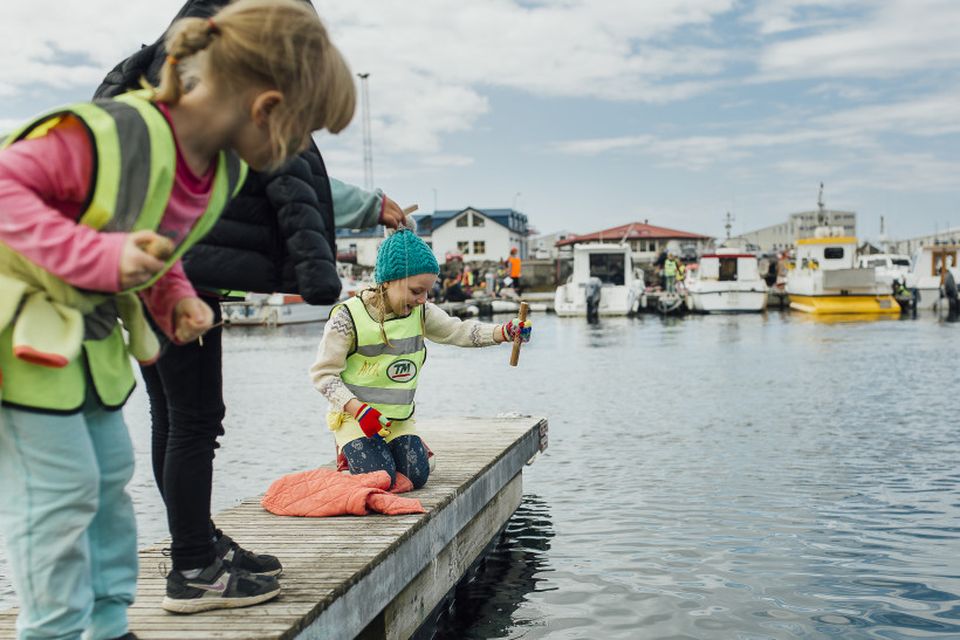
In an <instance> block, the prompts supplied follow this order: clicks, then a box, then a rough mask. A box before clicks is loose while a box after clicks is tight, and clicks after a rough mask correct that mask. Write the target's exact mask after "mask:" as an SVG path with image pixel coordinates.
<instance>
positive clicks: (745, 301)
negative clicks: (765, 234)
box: [686, 247, 767, 313]
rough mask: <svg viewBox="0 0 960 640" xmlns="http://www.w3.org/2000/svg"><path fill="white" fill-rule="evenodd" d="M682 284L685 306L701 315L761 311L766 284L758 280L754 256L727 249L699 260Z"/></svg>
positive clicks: (763, 306) (764, 300)
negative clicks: (701, 313)
mask: <svg viewBox="0 0 960 640" xmlns="http://www.w3.org/2000/svg"><path fill="white" fill-rule="evenodd" d="M688 273H690V276H688V279H687V283H686V291H687V307H688V308H689V309H690V310H691V311H701V312H704V313H736V312H750V311H754V312H755V311H763V310H764V309H765V308H766V306H767V283H766V282H764V280H763V279H762V278H761V277H760V272H759V269H758V266H757V257H756V256H755V255H754V254H752V253H747V252H745V251H743V250H742V249H737V248H732V247H727V248H722V249H717V250H716V251H715V252H713V253H707V254H704V255H703V256H701V257H700V262H699V264H698V266H697V269H693V270H690V271H689V272H688Z"/></svg>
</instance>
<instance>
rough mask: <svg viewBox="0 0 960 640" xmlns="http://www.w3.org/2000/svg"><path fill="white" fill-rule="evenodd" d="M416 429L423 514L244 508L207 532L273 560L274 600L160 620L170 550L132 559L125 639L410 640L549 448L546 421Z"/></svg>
mask: <svg viewBox="0 0 960 640" xmlns="http://www.w3.org/2000/svg"><path fill="white" fill-rule="evenodd" d="M417 426H418V429H419V431H420V433H421V434H422V435H423V437H424V440H425V441H426V442H427V443H428V444H429V445H430V448H431V449H432V450H433V451H434V452H435V453H436V468H435V469H434V471H433V474H432V475H431V476H430V480H429V482H427V485H426V487H424V488H423V489H421V490H419V491H414V492H412V493H408V494H404V495H405V496H410V497H414V498H418V499H419V500H420V501H421V502H422V503H423V506H424V508H425V509H426V510H427V513H424V514H416V515H406V516H381V515H366V516H362V517H353V516H342V517H336V518H287V517H278V516H274V515H273V514H270V513H268V512H267V511H265V510H264V509H263V508H262V507H261V506H260V498H259V497H254V498H249V499H247V500H244V501H243V502H242V503H241V504H240V505H238V506H236V507H234V508H232V509H228V510H226V511H224V512H222V513H220V514H218V515H217V517H216V522H217V525H218V526H219V527H221V528H222V529H223V530H224V531H226V532H227V533H229V534H230V535H231V536H232V537H234V538H235V539H236V540H237V541H238V542H240V543H241V544H242V545H244V546H245V547H247V548H249V549H254V550H258V551H262V552H264V553H272V554H275V555H277V556H278V557H279V558H280V559H281V561H282V562H283V565H284V573H283V576H282V577H281V584H282V585H283V592H282V593H281V595H280V596H279V597H278V598H277V599H276V600H273V601H271V602H269V603H266V604H262V605H257V606H254V607H250V608H246V609H232V610H219V611H208V612H204V613H198V614H193V615H176V614H171V613H167V612H165V611H163V610H162V609H161V608H160V601H161V600H162V599H163V594H164V588H165V584H166V581H165V578H164V575H163V574H162V571H161V569H160V568H158V567H159V566H160V565H163V564H168V565H169V559H168V558H165V557H163V556H162V554H161V552H160V550H161V549H162V548H163V547H164V546H167V545H168V544H169V543H168V542H167V543H163V544H159V545H156V546H153V547H150V548H148V549H144V550H143V551H141V552H140V580H139V585H138V590H137V601H136V603H135V604H134V605H133V607H132V608H131V609H130V626H131V630H132V631H133V632H135V633H136V634H137V636H138V637H139V638H141V639H142V640H181V639H185V638H189V639H192V640H206V639H212V638H217V639H230V640H241V639H254V638H256V639H261V638H263V639H268V638H269V639H277V640H279V639H286V638H308V639H325V640H326V639H339V638H355V637H360V638H363V639H364V640H371V639H381V638H383V639H386V638H390V639H393V638H408V637H409V636H410V635H411V634H412V633H413V632H414V631H416V629H417V628H418V627H419V626H420V624H421V623H422V622H423V621H424V619H425V618H426V617H427V616H428V615H429V614H430V613H431V611H432V610H433V609H434V607H435V606H436V605H437V604H438V603H439V602H440V600H441V599H442V598H443V596H444V595H445V594H446V593H447V592H448V591H449V590H450V589H451V588H452V587H453V586H454V585H455V584H456V583H457V581H458V580H459V579H460V577H461V576H462V575H463V573H464V572H465V571H466V569H467V568H468V567H469V566H470V565H471V564H472V563H473V561H474V560H475V559H476V558H477V557H478V556H479V554H480V553H481V551H482V550H483V549H484V547H485V546H486V545H487V544H488V543H489V542H490V541H491V540H492V538H493V537H494V536H495V535H497V534H498V532H499V531H500V530H501V528H502V527H503V526H504V525H505V524H506V522H507V520H508V519H509V518H510V516H511V515H512V514H513V512H514V511H515V510H516V509H517V507H518V506H519V504H520V499H521V496H522V479H521V472H522V470H523V467H524V465H525V464H527V463H528V461H530V460H531V459H532V458H533V457H534V456H535V455H536V454H537V453H538V452H540V451H542V450H543V449H544V448H545V447H546V444H547V422H546V420H545V419H543V418H532V417H519V418H491V419H481V418H453V419H445V420H422V421H419V422H418V425H417ZM268 484H269V483H264V490H266V486H267V485H268ZM14 621H15V611H6V612H2V613H0V640H9V639H12V638H14V637H15V635H14Z"/></svg>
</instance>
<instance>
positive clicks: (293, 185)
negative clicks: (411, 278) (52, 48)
mask: <svg viewBox="0 0 960 640" xmlns="http://www.w3.org/2000/svg"><path fill="white" fill-rule="evenodd" d="M226 3H227V0H187V2H186V4H184V6H183V7H182V8H181V9H180V12H179V13H178V14H177V16H176V18H182V17H194V16H196V17H203V18H206V17H209V16H212V15H213V14H214V13H216V12H217V10H218V9H219V8H220V7H222V6H223V5H225V4H226ZM176 18H175V19H176ZM165 58H166V51H165V49H164V46H163V37H162V36H161V38H160V39H158V40H157V41H156V42H154V43H153V44H151V45H145V46H144V47H143V48H142V49H140V51H138V52H137V53H135V54H133V55H132V56H130V57H129V58H127V59H126V60H124V61H123V62H121V63H120V64H118V65H117V66H116V67H114V69H113V70H112V71H110V73H108V74H107V76H106V78H104V80H103V83H102V84H101V85H100V87H98V88H97V91H96V93H95V97H97V98H101V97H110V96H115V95H118V94H120V93H123V92H124V91H127V90H129V89H135V88H138V87H139V82H140V78H142V77H145V78H147V79H148V80H149V81H151V82H154V83H156V82H157V79H158V77H159V74H160V68H161V67H162V66H163V61H164V59H165ZM334 229H335V227H334V217H333V197H332V195H331V193H330V181H329V179H328V178H327V171H326V167H325V166H324V164H323V158H322V157H321V156H320V150H319V149H317V146H316V144H315V143H312V144H311V147H310V149H308V150H307V151H304V152H303V153H301V154H300V155H299V156H297V157H296V158H294V159H293V160H292V161H290V162H289V163H287V164H286V165H285V166H284V167H283V168H282V169H280V170H279V171H276V172H274V173H270V174H264V173H257V172H255V171H251V172H250V175H249V177H248V178H247V181H246V183H245V184H244V186H243V189H242V190H241V191H240V193H239V194H238V195H237V197H236V198H235V199H234V200H232V201H231V202H230V204H229V205H227V208H226V209H225V210H224V212H223V214H222V215H221V217H220V220H219V221H217V224H216V225H215V226H214V228H213V230H212V231H211V232H210V233H209V234H208V235H207V236H206V237H205V238H203V239H202V240H201V241H200V242H199V243H198V244H197V245H195V246H194V247H193V248H192V249H191V250H190V251H188V252H187V253H186V255H184V257H183V265H184V268H185V269H186V272H187V277H188V278H190V281H191V282H192V283H193V285H194V286H195V287H197V288H198V289H234V290H240V291H254V292H258V293H273V292H284V293H299V294H300V295H301V296H303V298H304V300H306V301H307V302H309V303H310V304H330V303H332V302H335V301H336V300H337V298H338V297H339V295H340V286H341V285H340V277H339V276H338V275H337V270H336V257H335V256H336V254H337V248H336V234H335V231H334Z"/></svg>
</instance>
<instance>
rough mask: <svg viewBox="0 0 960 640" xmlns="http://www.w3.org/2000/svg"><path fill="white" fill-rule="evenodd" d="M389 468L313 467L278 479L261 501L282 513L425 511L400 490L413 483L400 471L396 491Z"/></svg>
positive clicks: (269, 508) (418, 503)
mask: <svg viewBox="0 0 960 640" xmlns="http://www.w3.org/2000/svg"><path fill="white" fill-rule="evenodd" d="M389 487H390V474H388V473H387V472H386V471H374V472H373V473H360V474H357V475H349V474H346V473H339V472H337V471H334V470H332V469H313V470H311V471H301V472H299V473H291V474H290V475H286V476H283V477H282V478H280V479H279V480H276V481H275V482H274V483H273V484H271V485H270V488H269V489H267V494H266V495H265V496H263V500H261V501H260V504H262V505H263V508H264V509H266V510H267V511H269V512H270V513H275V514H277V515H278V516H311V517H320V516H343V515H352V516H362V515H364V514H367V513H370V512H372V511H375V512H377V513H383V514H386V515H388V516H396V515H402V514H406V513H425V510H424V508H423V505H422V504H420V501H419V500H416V499H414V498H401V497H400V496H398V495H395V494H396V493H403V492H405V491H410V490H411V489H412V488H413V483H411V482H410V479H409V478H407V477H406V476H405V475H403V474H402V473H398V474H397V482H396V486H395V487H394V488H393V490H392V491H393V493H391V492H389V491H387V489H389Z"/></svg>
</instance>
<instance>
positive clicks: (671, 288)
mask: <svg viewBox="0 0 960 640" xmlns="http://www.w3.org/2000/svg"><path fill="white" fill-rule="evenodd" d="M679 264H680V262H679V261H678V260H677V257H676V256H675V255H674V254H673V253H668V254H667V259H666V260H665V261H664V262H663V276H664V279H665V280H666V282H667V293H674V292H675V291H676V290H677V288H676V282H677V272H678V270H679Z"/></svg>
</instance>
